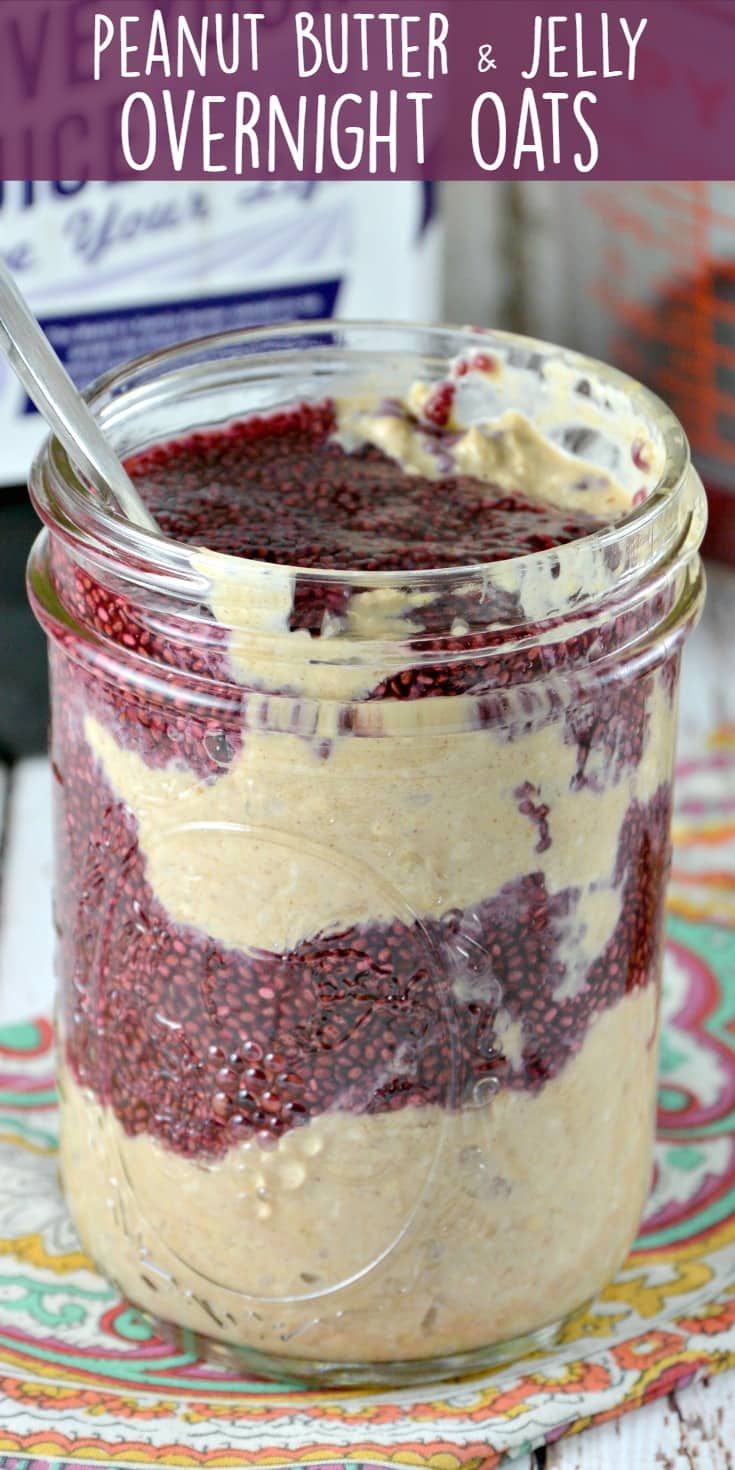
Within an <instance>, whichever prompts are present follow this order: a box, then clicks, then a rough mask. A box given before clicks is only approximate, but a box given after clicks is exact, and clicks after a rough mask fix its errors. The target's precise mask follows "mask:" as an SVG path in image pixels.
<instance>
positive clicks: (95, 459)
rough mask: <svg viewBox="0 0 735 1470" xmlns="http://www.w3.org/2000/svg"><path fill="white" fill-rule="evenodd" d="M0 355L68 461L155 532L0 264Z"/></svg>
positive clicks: (115, 459) (126, 513)
mask: <svg viewBox="0 0 735 1470" xmlns="http://www.w3.org/2000/svg"><path fill="white" fill-rule="evenodd" d="M0 349H1V350H2V351H3V352H4V353H5V354H6V356H7V358H8V361H9V362H10V365H11V367H12V368H13V370H14V372H15V373H16V375H17V376H18V378H20V381H21V383H22V384H23V386H24V388H25V389H26V391H27V393H28V396H29V397H30V398H31V399H32V401H33V403H35V405H36V408H37V409H38V410H39V412H40V413H41V414H42V415H43V417H44V418H45V420H46V422H47V424H48V425H49V427H50V428H51V429H53V431H54V433H55V434H56V437H57V438H58V439H59V440H60V441H61V443H62V444H63V446H64V448H65V450H66V452H67V454H68V455H69V458H70V459H71V461H72V462H73V463H74V464H75V465H76V466H77V468H78V469H79V470H81V471H82V472H83V474H84V475H85V476H86V477H87V479H88V480H89V481H90V482H91V484H92V485H93V487H94V489H95V490H96V491H97V492H98V493H99V494H101V495H103V496H105V495H107V494H111V495H112V496H113V499H114V500H115V501H116V502H117V504H118V506H119V508H120V509H121V510H122V511H123V513H124V514H125V515H126V516H127V517H128V519H129V520H131V521H134V522H135V523H136V525H139V526H142V527H143V528H144V529H145V530H146V531H156V530H158V527H157V526H156V523H155V521H154V519H153V517H152V516H151V515H150V514H149V512H148V510H147V509H146V507H145V506H144V504H143V502H142V500H141V498H140V496H139V495H138V492H137V490H136V489H135V486H134V484H133V482H132V480H131V479H130V477H129V475H128V474H127V473H126V471H125V469H124V468H123V465H122V464H121V462H120V460H119V459H118V457H117V455H116V454H115V451H114V450H113V448H112V446H111V445H110V444H109V443H108V441H107V439H106V438H105V436H104V434H103V433H102V430H101V429H100V427H99V424H98V423H97V420H96V419H95V417H94V415H93V414H92V411H91V409H90V408H89V407H88V405H87V403H86V402H85V400H84V399H83V398H82V396H81V394H80V393H79V392H78V391H77V389H76V387H75V386H74V384H73V382H72V380H71V378H70V377H69V374H68V373H67V371H66V368H65V367H64V366H63V364H62V363H61V361H60V360H59V358H58V357H57V355H56V353H55V352H54V350H53V347H52V346H51V343H50V342H49V340H48V338H47V337H46V335H45V333H44V332H43V330H42V328H41V326H40V325H39V323H38V322H37V321H36V318H35V316H34V315H33V313H32V311H31V310H30V307H29V306H28V304H27V302H26V300H25V298H24V297H23V296H22V295H21V292H20V291H19V290H18V287H17V286H16V284H15V281H14V280H13V277H12V276H11V274H10V272H9V271H8V269H7V267H6V266H5V264H4V263H3V261H2V260H0Z"/></svg>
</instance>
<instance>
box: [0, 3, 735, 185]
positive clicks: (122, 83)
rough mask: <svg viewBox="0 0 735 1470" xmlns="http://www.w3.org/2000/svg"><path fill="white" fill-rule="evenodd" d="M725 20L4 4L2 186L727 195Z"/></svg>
mask: <svg viewBox="0 0 735 1470" xmlns="http://www.w3.org/2000/svg"><path fill="white" fill-rule="evenodd" d="M734 71H735V3H733V0H635V3H612V0H611V3H603V0H577V4H576V5H574V6H569V5H565V4H563V3H559V0H444V3H443V4H442V3H436V4H435V3H432V0H392V3H391V4H390V5H387V4H386V0H303V3H298V0H238V3H234V0H160V3H158V4H156V3H154V0H0V176H1V177H3V178H6V179H12V178H31V179H33V178H39V179H40V178H57V179H58V178H62V179H63V178H69V179H74V180H86V179H118V178H120V179H122V178H152V179H172V178H182V179H192V180H194V179H207V178H222V179H227V178H230V179H234V178H243V179H267V178H277V179H298V178H314V179H316V178H325V179H336V178H382V179H386V178H399V179H400V178H403V179H411V178H412V179H415V178H427V179H428V178H442V179H471V178H485V179H493V178H498V179H501V178H525V179H529V178H559V179H569V178H577V177H588V178H606V179H625V178H630V179H647V178H657V179H672V178H692V179H698V178H709V179H724V178H728V177H731V176H732V173H733V156H732V155H733V140H734V139H735V86H734V85H733V80H732V78H733V73H734Z"/></svg>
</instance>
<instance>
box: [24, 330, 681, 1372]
mask: <svg viewBox="0 0 735 1470" xmlns="http://www.w3.org/2000/svg"><path fill="white" fill-rule="evenodd" d="M503 393H504V388H503V383H502V373H501V370H500V368H499V366H498V364H497V363H496V362H494V361H493V360H491V359H489V358H488V357H487V355H486V354H482V353H477V354H475V355H474V357H471V358H468V359H463V360H461V361H460V362H458V363H456V364H455V365H454V368H453V370H452V373H451V375H450V377H449V378H448V379H447V380H446V382H444V383H440V384H438V385H432V386H426V385H421V384H417V385H415V387H414V389H413V390H412V392H411V393H410V394H409V396H408V398H407V399H406V400H405V401H400V400H397V399H393V398H388V399H381V398H377V399H375V401H373V402H369V401H366V400H364V399H361V400H360V401H359V402H358V401H357V400H345V402H343V403H340V404H334V403H331V402H329V403H326V402H325V403H322V404H317V405H307V404H304V405H300V406H296V407H287V408H284V409H283V410H280V411H278V412H272V413H269V414H267V415H264V416H262V417H259V418H250V419H248V420H246V421H243V422H242V423H238V424H235V425H231V426H229V427H226V428H218V429H212V430H209V431H207V432H202V433H199V434H195V435H193V436H191V437H190V438H188V439H186V440H182V441H178V442H176V443H171V444H165V445H159V446H156V447H154V448H152V449H150V450H147V451H144V452H142V453H141V454H139V455H138V456H137V457H136V458H134V459H133V460H132V461H130V463H129V469H130V471H131V473H132V474H133V475H134V477H135V479H136V481H137V483H138V486H139V489H140V491H141V494H142V495H143V496H144V498H145V499H146V501H147V502H148V504H149V505H150V507H151V509H152V510H153V512H154V514H155V516H156V519H157V520H158V522H159V524H160V525H161V527H162V528H163V530H164V532H165V533H166V534H167V535H169V536H170V537H172V538H173V539H175V540H177V541H181V542H185V543H187V544H188V545H190V546H193V547H194V548H196V554H195V558H194V560H195V564H196V566H197V568H198V569H199V571H200V572H202V574H203V575H204V577H205V578H206V585H207V586H208V592H207V594H206V598H205V606H204V608H203V610H202V614H201V616H200V618H199V619H198V621H197V623H196V626H194V625H193V624H192V622H191V619H189V620H188V621H187V618H186V616H185V615H184V613H183V612H182V614H181V616H178V615H176V616H174V617H173V618H172V617H171V616H170V615H164V614H163V613H161V616H160V618H159V620H158V621H156V620H153V622H151V621H150V620H149V621H148V622H146V623H145V624H144V623H143V622H142V621H141V619H140V617H139V616H138V615H137V613H136V608H135V606H134V605H133V603H132V602H131V601H130V599H129V598H128V596H127V595H126V592H125V588H124V587H122V588H120V587H118V588H116V589H114V590H113V589H111V588H109V587H107V586H103V585H102V584H101V583H99V582H97V581H96V580H95V578H94V577H93V576H92V575H86V574H85V575H81V574H79V572H78V571H76V572H75V571H73V570H72V569H71V567H70V566H69V565H67V564H66V563H65V561H64V554H63V553H60V552H57V563H56V577H57V580H58V585H59V589H60V596H61V597H62V599H63V601H64V603H65V606H66V607H67V608H68V609H69V612H70V614H71V616H72V618H73V617H77V618H78V619H79V620H80V621H82V622H86V623H90V622H91V623H92V624H93V626H94V628H95V629H96V631H97V633H98V635H99V636H100V638H102V639H104V640H106V642H107V644H108V645H112V646H114V648H115V650H116V653H117V656H118V667H117V669H116V673H115V676H114V678H113V677H109V678H106V677H104V676H103V675H102V674H101V672H100V669H99V668H98V669H97V670H96V671H95V674H94V675H92V674H90V673H88V672H87V671H86V669H85V666H84V660H83V658H82V656H81V653H80V656H79V658H78V659H74V658H71V659H70V658H69V657H68V653H69V651H70V644H71V645H73V633H69V635H68V638H69V640H70V643H67V646H66V647H65V649H64V653H63V655H62V654H61V653H60V652H59V651H58V650H57V651H56V652H55V654H54V657H53V672H54V678H55V680H56V682H57V706H56V707H57V709H58V711H59V715H58V718H57V722H56V729H55V736H54V740H55V761H56V767H57V770H58V772H59V777H60V784H59V792H58V811H57V816H58V833H59V841H60V844H61V850H62V855H63V862H62V867H61V874H60V881H59V893H58V895H57V908H58V911H59V913H60V914H61V915H62V932H61V936H60V965H61V970H62V980H63V1004H62V1018H61V1053H62V1055H61V1076H62V1091H63V1128H62V1166H63V1171H64V1178H65V1181H66V1187H67V1191H68V1195H69V1200H70V1204H71V1208H72V1211H73V1213H74V1216H75V1219H76V1221H77V1224H78V1227H79V1231H80V1235H81V1237H82V1239H83V1241H84V1243H85V1245H86V1246H87V1247H88V1248H89V1250H90V1252H91V1253H92V1255H93V1256H94V1257H95V1258H96V1259H97V1260H98V1261H99V1263H100V1265H101V1266H102V1267H103V1268H104V1270H105V1271H106V1272H107V1273H108V1274H109V1275H110V1276H111V1277H113V1278H114V1279H115V1280H116V1281H117V1282H118V1283H119V1285H120V1286H121V1287H122V1288H123V1289H124V1290H125V1292H126V1293H127V1294H128V1295H129V1296H130V1298H131V1299H132V1300H133V1301H134V1302H136V1303H137V1304H139V1305H140V1306H142V1307H145V1308H147V1309H149V1310H151V1311H152V1312H154V1313H156V1314H157V1315H161V1316H162V1317H164V1318H166V1319H170V1320H172V1321H174V1322H178V1323H180V1324H181V1325H184V1326H189V1327H194V1328H196V1329H197V1330H198V1331H201V1332H203V1333H205V1334H207V1335H209V1336H210V1337H212V1338H215V1339H218V1340H220V1341H224V1342H228V1343H231V1344H235V1345H239V1346H245V1347H251V1348H254V1349H260V1350H262V1351H267V1352H268V1353H271V1354H273V1353H280V1354H283V1355H284V1356H289V1355H290V1356H293V1357H303V1358H312V1359H315V1360H316V1359H324V1358H327V1359H334V1360H356V1361H365V1362H369V1361H376V1362H377V1361H389V1360H392V1359H396V1358H405V1359H414V1358H423V1357H425V1358H429V1357H433V1356H437V1355H449V1354H457V1353H462V1352H469V1351H472V1350H474V1349H477V1348H480V1347H483V1346H485V1345H487V1344H489V1343H492V1342H496V1341H500V1340H502V1339H504V1338H506V1337H508V1336H511V1335H514V1334H517V1333H520V1332H525V1331H527V1330H530V1329H533V1328H534V1327H537V1326H539V1325H540V1324H542V1323H545V1322H550V1321H553V1320H554V1319H556V1318H558V1317H560V1316H562V1315H564V1314H565V1313H566V1312H568V1311H569V1310H571V1309H572V1308H574V1307H575V1306H577V1305H578V1304H579V1303H580V1302H581V1301H582V1300H584V1299H585V1298H586V1297H587V1296H588V1295H589V1294H591V1293H592V1292H593V1291H594V1290H595V1289H596V1288H597V1287H598V1286H599V1285H600V1284H601V1283H602V1282H603V1281H604V1280H606V1279H607V1278H608V1277H609V1276H610V1275H611V1274H612V1273H613V1272H614V1270H615V1269H616V1267H617V1266H618V1264H619V1263H620V1261H621V1259H622V1258H623V1256H624V1255H625V1252H626V1250H627V1249H628V1247H629V1245H630V1242H631V1240H632V1238H633V1235H634V1234H635V1230H636V1227H637V1223H638V1220H639V1218H640V1212H641V1208H642V1203H643V1199H644V1196H645V1191H646V1186H647V1181H648V1173H649V1168H650V1148H651V1134H652V1106H653V1095H654V1086H655V1059H656V1051H655V1043H656V1029H657V977H658V973H659V966H660V944H661V915H662V901H663V889H664V883H665V877H666V871H667V863H668V829H669V817H670V786H669V783H670V772H671V763H672V738H673V735H672V732H673V725H674V721H673V714H672V698H673V687H674V683H675V667H674V656H673V655H670V656H669V658H668V661H664V662H659V663H658V664H657V665H654V663H653V662H652V661H651V660H650V659H648V660H647V661H639V663H638V664H637V665H636V666H635V667H633V666H632V665H629V664H628V663H626V662H625V660H624V658H623V650H625V649H626V648H627V647H628V646H629V645H630V643H631V641H632V640H634V639H635V636H636V632H637V631H639V629H638V628H637V624H636V618H643V617H644V616H645V613H644V612H643V611H641V612H639V613H636V612H635V611H634V612H633V613H630V611H627V612H625V613H620V614H616V612H615V608H614V606H613V608H612V611H611V612H610V613H609V615H608V616H607V617H605V618H602V617H599V618H595V617H594V616H592V617H591V616H590V615H589V599H590V597H592V599H593V602H594V596H595V594H596V593H598V592H599V594H600V595H602V590H603V589H602V588H601V587H600V588H597V587H595V586H590V585H580V605H581V601H582V600H583V598H584V597H586V599H587V603H586V604H585V611H584V615H583V614H582V611H580V612H579V614H576V613H575V617H574V619H572V618H566V619H564V618H560V617H555V616H554V614H553V584H554V583H555V582H556V583H558V584H559V585H560V586H563V587H564V591H565V595H566V596H567V597H569V593H570V585H569V578H570V577H572V576H574V577H578V578H581V580H582V583H584V580H585V571H584V568H585V565H586V563H585V558H584V555H583V551H584V547H585V546H586V545H587V544H588V541H589V538H590V537H592V536H593V535H594V534H595V533H596V532H597V531H599V530H600V529H601V527H603V526H604V525H605V523H606V522H608V521H610V520H612V519H615V518H616V517H618V516H620V515H621V514H623V513H625V511H626V510H627V509H629V508H630V507H631V506H632V505H633V504H634V503H635V502H637V500H639V499H641V498H645V496H646V495H647V494H649V493H650V490H651V488H652V486H653V485H654V484H655V482H656V479H657V476H658V468H659V459H660V450H659V448H658V446H657V445H656V444H655V443H653V442H650V441H648V440H646V439H645V437H644V436H642V435H641V434H640V433H638V432H636V434H635V435H634V436H633V437H632V439H631V436H630V434H629V433H628V431H627V430H626V433H628V437H627V438H625V437H624V436H623V437H621V438H620V442H619V443H616V442H615V436H614V435H613V436H612V437H611V439H610V440H609V441H608V440H606V439H605V437H604V436H600V435H599V433H596V431H595V430H594V429H593V428H592V427H591V425H590V423H589V422H587V419H586V412H587V410H586V407H585V405H584V403H581V404H580V408H579V422H576V423H574V424H566V425H562V427H561V429H560V428H559V427H558V425H557V426H556V427H555V426H554V421H553V414H552V411H551V398H550V406H549V410H548V422H545V421H544V415H543V413H542V414H541V417H540V421H538V422H536V423H534V424H532V423H531V422H530V420H529V419H527V418H525V417H524V415H523V413H521V412H519V411H518V410H517V409H511V408H509V407H508V405H507V403H506V402H505V401H504V398H503ZM551 397H553V395H551ZM631 444H632V448H631V447H630V446H631ZM624 445H625V446H626V447H622V446H624ZM570 547H572V548H573V549H574V551H575V553H576V559H575V561H574V571H573V572H572V571H570V567H571V566H572V563H571V561H570V560H569V558H568V557H567V558H566V559H565V550H566V551H568V550H569V548H570ZM580 548H581V551H580ZM598 560H599V559H598ZM593 564H594V565H597V563H596V562H593V558H590V560H589V566H590V567H592V566H593ZM442 568H443V569H445V571H446V574H447V575H446V576H444V577H443V578H442V577H440V578H439V579H437V576H436V573H437V570H438V569H442ZM365 574H367V576H366V575H365ZM383 574H391V576H390V577H386V576H384V575H383ZM423 574H425V575H423ZM381 575H382V576H383V579H382V581H381ZM361 577H362V580H360V578H361ZM402 578H405V580H403V581H402V580H401V579H402ZM571 591H572V592H573V591H574V587H573V586H572V588H571ZM571 600H572V601H574V598H572V599H571ZM72 651H73V649H72ZM69 916H71V920H70V919H69ZM581 1217H584V1219H585V1222H586V1227H585V1241H584V1243H582V1245H580V1241H579V1236H578V1232H577V1230H576V1222H577V1221H578V1220H579V1219H580V1218H581ZM386 1302H390V1304H391V1307H390V1312H389V1313H386V1312H385V1310H384V1308H385V1304H386Z"/></svg>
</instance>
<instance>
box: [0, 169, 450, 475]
mask: <svg viewBox="0 0 735 1470" xmlns="http://www.w3.org/2000/svg"><path fill="white" fill-rule="evenodd" d="M434 203H435V200H434V191H433V186H432V185H431V184H422V183H417V182H407V183H404V182H392V181H391V182H388V183H377V182H375V183H373V182H367V183H357V182H350V181H349V180H339V181H337V182H334V183H320V182H316V183H314V182H301V181H299V182H296V183H279V182H275V181H274V182H272V183H270V182H266V183H243V182H233V183H230V182H226V181H216V182H208V183H184V182H181V181H176V182H174V183H159V182H149V181H147V180H133V181H130V182H121V183H85V184H83V183H74V182H65V181H58V180H56V181H51V180H46V181H41V182H39V181H25V182H24V181H23V180H17V181H11V182H5V183H0V255H1V256H2V257H3V259H4V260H5V261H6V263H7V265H8V266H9V267H10V269H11V270H12V271H13V272H14V274H15V275H16V278H17V280H18V283H19V285H20V286H21V289H22V290H23V291H24V292H25V294H26V295H27V297H28V299H29V301H30V303H31V306H32V307H33V309H34V311H35V312H36V314H37V315H38V317H39V318H40V320H41V323H42V325H43V327H44V329H45V331H46V333H47V334H48V336H49V338H50V340H51V342H52V343H53V346H54V347H55V349H56V351H57V353H58V354H59V356H60V357H61V359H62V361H63V362H64V363H65V364H66V367H67V370H68V371H69V373H70V374H71V376H72V378H73V379H74V381H75V382H76V383H77V384H78V385H79V386H80V387H83V386H84V385H86V384H87V383H90V382H91V381H92V379H94V378H96V377H98V376H99V374H100V373H104V372H106V371H107V369H108V368H111V367H113V366H114V365H115V364H117V363H120V362H123V361H125V360H126V359H128V358H131V357H138V356H140V355H141V354H142V353H146V352H152V351H154V350H155V349H156V348H159V347H163V346H166V345H167V344H168V343H170V342H174V341H180V340H181V339H182V338H186V337H194V336H201V335H204V334H206V333H209V332H217V331H220V330H222V329H224V328H227V327H238V326H243V327H244V326H268V325H269V324H270V323H274V322H282V321H289V320H294V319H307V320H308V319H316V318H319V317H329V316H342V317H358V318H359V317H384V318H388V319H391V318H401V319H410V318H414V319H417V320H420V321H431V320H432V319H434V318H435V317H436V315H437V311H438V308H439V264H440V259H439V254H440V252H439V230H438V223H437V220H436V217H435V210H434ZM44 433H45V427H44V425H43V424H42V422H41V420H40V418H39V416H38V414H37V413H36V411H35V409H34V408H33V405H32V404H31V402H30V400H29V399H28V397H27V395H26V394H25V392H24V390H23V389H22V388H21V387H20V385H19V383H18V382H17V380H16V378H15V377H14V375H13V373H12V372H11V370H10V368H9V367H8V366H7V364H6V363H5V362H4V361H3V360H0V443H1V444H2V450H1V452H0V484H6V485H8V484H17V483H18V482H20V481H22V480H24V479H25V478H26V475H27V473H28V467H29V464H30V461H31V458H32V456H33V454H34V453H35V451H36V449H37V447H38V445H39V444H40V442H41V440H42V439H43V436H44Z"/></svg>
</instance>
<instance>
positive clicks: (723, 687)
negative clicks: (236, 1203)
mask: <svg viewBox="0 0 735 1470" xmlns="http://www.w3.org/2000/svg"><path fill="white" fill-rule="evenodd" d="M728 715H729V718H730V719H733V718H735V573H729V572H726V571H724V570H723V569H722V568H718V567H712V568H710V596H709V599H708V604H707V610H706V613H705V616H704V618H703V620H702V623H701V625H700V627H699V628H698V629H697V631H696V633H695V635H694V637H693V638H692V640H691V642H690V644H689V647H688V649H687V652H686V655H685V660H684V673H683V680H682V694H681V715H680V750H681V751H682V753H684V754H689V753H691V751H692V750H696V748H697V745H698V742H699V741H701V738H702V732H703V730H706V729H708V728H711V727H712V726H713V725H714V724H720V723H722V722H723V721H724V720H725V718H727V717H728ZM0 801H1V802H2V816H3V822H2V835H3V841H2V844H1V845H0V854H1V855H2V870H1V871H0V1022H3V1021H8V1020H13V1019H16V1018H17V1019H20V1018H22V1017H24V1016H28V1015H32V1014H34V1013H36V1014H37V1013H39V1012H42V1011H47V1010H48V1009H49V1007H50V1004H51V998H52V994H53V980H52V960H51V954H52V926H51V905H50V891H51V832H50V801H51V778H50V771H49V766H48V762H47V761H46V760H44V759H42V758H40V757H39V758H37V759H33V760H28V761H23V762H21V763H20V764H19V765H17V766H15V767H14V768H13V769H12V770H11V771H5V772H3V771H2V770H0ZM21 976H22V977H23V984H22V988H21V987H20V986H19V983H18V982H19V978H20V977H21ZM513 1466H514V1470H540V1467H542V1466H545V1467H546V1470H735V1371H733V1372H730V1373H723V1374H716V1375H715V1376H714V1377H713V1378H712V1379H711V1381H710V1382H709V1383H706V1384H705V1383H701V1384H698V1385H696V1386H693V1387H692V1388H688V1389H685V1390H683V1391H682V1392H680V1393H675V1394H671V1395H669V1397H668V1398H664V1399H658V1400H656V1401H655V1402H654V1403H652V1404H649V1405H647V1406H646V1407H645V1408H643V1409H639V1410H638V1411H637V1412H635V1413H631V1414H626V1415H624V1416H623V1418H622V1419H619V1420H617V1421H615V1422H614V1423H612V1424H607V1425H603V1426H602V1427H601V1428H599V1429H589V1430H587V1431H586V1432H585V1433H584V1434H581V1435H578V1436H576V1437H575V1438H573V1439H565V1440H561V1441H559V1443H558V1444H556V1445H553V1446H550V1447H549V1448H548V1449H546V1450H539V1451H537V1452H536V1453H535V1455H532V1456H531V1457H528V1456H525V1457H521V1458H520V1459H517V1460H515V1461H513Z"/></svg>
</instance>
